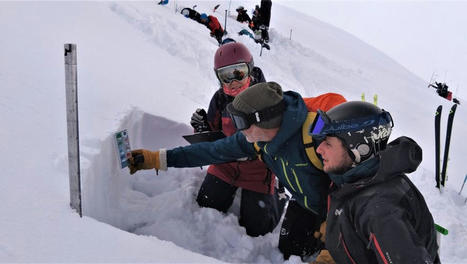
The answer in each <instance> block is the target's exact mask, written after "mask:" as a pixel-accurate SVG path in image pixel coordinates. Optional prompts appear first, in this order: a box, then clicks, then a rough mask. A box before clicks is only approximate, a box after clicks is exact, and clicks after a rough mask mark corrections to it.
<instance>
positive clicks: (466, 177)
mask: <svg viewBox="0 0 467 264" xmlns="http://www.w3.org/2000/svg"><path fill="white" fill-rule="evenodd" d="M465 181H467V174H466V175H465V178H464V183H463V184H462V187H461V190H460V191H459V195H460V194H461V192H462V189H464V185H465Z"/></svg>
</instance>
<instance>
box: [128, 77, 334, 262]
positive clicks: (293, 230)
mask: <svg viewBox="0 0 467 264" xmlns="http://www.w3.org/2000/svg"><path fill="white" fill-rule="evenodd" d="M227 110H228V111H229V112H230V115H231V117H232V120H233V121H234V124H235V126H236V128H237V130H239V131H240V132H237V133H235V134H234V135H232V136H230V137H226V138H224V139H220V140H217V141H215V142H203V143H198V144H193V145H189V146H184V147H177V148H174V149H171V150H165V149H160V150H158V151H149V150H143V149H140V150H133V151H132V157H131V158H130V159H129V160H130V166H129V167H130V172H131V173H132V174H133V173H135V172H136V171H137V170H140V169H156V170H167V168H168V167H176V168H183V167H199V166H203V165H209V164H216V163H225V162H231V161H235V160H239V159H243V158H246V157H256V156H257V155H258V152H257V150H256V149H255V147H254V144H253V143H255V142H256V144H257V145H258V146H259V147H260V149H261V150H260V152H261V158H262V160H263V162H264V163H265V164H266V165H267V166H268V168H269V169H271V171H272V172H273V173H274V174H275V175H276V176H277V177H278V179H279V180H280V181H281V182H282V183H283V184H284V186H285V187H286V188H287V190H288V191H289V192H290V193H291V194H292V200H291V201H290V202H289V205H288V207H287V212H286V215H285V218H284V221H283V224H282V227H281V231H280V238H279V249H280V251H281V252H282V253H283V255H284V259H288V258H289V257H290V255H298V256H300V257H302V259H303V260H306V259H308V257H309V256H311V255H313V254H315V253H316V252H318V251H319V250H320V248H321V247H322V244H321V242H320V241H319V240H318V239H316V238H314V237H313V233H314V231H316V230H319V226H320V224H321V222H323V221H324V219H325V215H326V196H327V191H328V187H329V184H330V180H329V177H328V176H327V175H326V174H325V173H324V172H323V171H322V170H320V169H318V168H317V167H315V166H314V165H313V164H312V163H311V162H310V160H309V158H308V156H307V154H306V153H305V147H304V144H303V139H302V126H303V124H304V122H305V120H306V118H307V115H308V109H307V106H306V105H305V103H304V101H303V99H302V97H301V96H300V95H299V94H298V93H296V92H293V91H287V92H285V93H283V92H282V89H281V87H280V85H279V84H277V83H275V82H266V83H259V84H256V85H253V86H251V87H250V88H249V89H246V90H245V91H243V92H241V93H240V94H239V95H237V96H236V97H235V99H234V101H233V102H232V103H231V104H229V105H228V106H227Z"/></svg>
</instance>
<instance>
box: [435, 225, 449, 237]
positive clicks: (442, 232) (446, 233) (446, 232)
mask: <svg viewBox="0 0 467 264" xmlns="http://www.w3.org/2000/svg"><path fill="white" fill-rule="evenodd" d="M435 229H436V231H438V232H440V233H441V234H443V235H445V236H447V235H448V233H449V231H448V230H447V229H446V228H444V227H442V226H440V225H438V224H435Z"/></svg>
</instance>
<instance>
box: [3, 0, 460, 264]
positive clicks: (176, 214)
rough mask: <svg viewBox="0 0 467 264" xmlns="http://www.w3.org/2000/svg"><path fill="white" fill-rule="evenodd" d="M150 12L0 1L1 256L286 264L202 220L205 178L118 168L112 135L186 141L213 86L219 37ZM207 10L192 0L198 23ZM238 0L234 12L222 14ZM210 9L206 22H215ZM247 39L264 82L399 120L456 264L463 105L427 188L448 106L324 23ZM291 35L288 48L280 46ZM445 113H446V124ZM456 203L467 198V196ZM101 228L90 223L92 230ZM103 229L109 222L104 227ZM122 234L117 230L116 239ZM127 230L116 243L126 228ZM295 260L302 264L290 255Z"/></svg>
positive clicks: (281, 16) (166, 10) (286, 13)
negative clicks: (69, 124)
mask: <svg viewBox="0 0 467 264" xmlns="http://www.w3.org/2000/svg"><path fill="white" fill-rule="evenodd" d="M174 2H175V3H176V4H177V7H180V6H192V5H193V4H195V2H193V1H191V2H190V1H188V2H182V1H171V4H170V5H168V6H164V7H162V6H157V5H155V4H154V2H0V23H1V24H2V25H6V26H2V27H0V36H1V37H2V38H1V39H2V40H1V41H0V89H1V93H0V123H1V124H2V125H3V126H2V128H3V129H0V135H1V137H2V139H3V140H1V141H0V144H1V147H2V149H4V151H3V152H2V154H0V157H1V160H2V167H3V170H2V176H1V177H0V200H1V201H2V203H0V212H1V213H0V261H7V262H11V261H21V262H39V261H44V262H64V261H73V262H86V261H93V262H101V261H102V262H104V261H111V262H142V261H144V262H216V261H225V262H273V263H279V262H281V261H282V260H281V256H280V253H279V252H278V250H277V249H276V247H277V239H278V233H277V229H276V230H275V232H274V233H272V234H268V235H266V236H264V237H259V238H250V237H248V236H246V234H245V231H244V229H243V228H241V227H239V226H238V225H237V217H236V214H237V211H238V206H234V208H233V209H232V211H231V212H230V213H229V214H228V215H222V214H220V213H218V212H217V211H215V210H212V209H200V208H199V207H198V206H197V205H196V202H195V201H194V197H195V196H196V193H197V190H198V187H199V185H200V183H201V181H202V179H203V176H204V173H205V171H206V170H205V169H204V170H203V171H202V170H200V169H199V168H192V169H169V171H168V172H166V173H159V175H158V176H155V175H154V172H151V171H145V172H141V173H138V174H136V175H133V176H130V175H129V174H128V171H127V170H120V169H118V166H117V158H116V155H115V154H114V146H113V142H112V141H111V134H112V133H113V132H114V131H117V130H118V129H120V128H128V129H129V131H130V135H131V138H130V141H131V144H132V147H134V148H140V147H144V148H151V149H156V148H160V147H168V148H170V147H174V146H179V145H184V144H185V142H184V141H183V140H182V139H181V135H183V134H185V133H189V132H190V131H191V129H190V128H189V127H188V125H187V124H188V121H189V118H190V116H191V113H192V112H193V111H194V109H196V108H198V107H207V105H208V103H209V100H210V98H211V96H212V94H213V93H214V91H215V90H216V89H217V80H216V78H215V76H214V74H213V72H212V60H213V54H214V51H215V50H216V48H217V46H216V41H215V40H214V39H212V38H210V37H209V33H208V30H207V29H206V28H205V27H204V26H202V25H200V24H198V23H196V22H193V21H191V20H188V19H186V18H184V17H183V16H181V15H179V14H177V13H175V4H174ZM215 3H216V2H213V1H212V2H209V1H202V2H199V3H196V4H198V7H197V9H198V10H199V11H200V12H209V10H210V9H211V8H212V7H213V6H214V5H215ZM240 4H243V5H244V6H245V7H247V8H248V9H251V8H252V7H253V4H252V3H249V2H235V1H234V2H233V3H232V10H233V9H234V8H235V7H236V6H238V5H240ZM227 6H228V1H226V2H221V7H220V8H219V10H218V11H217V13H216V16H218V18H219V21H221V22H223V21H224V16H223V14H224V12H223V10H224V9H225V8H227ZM227 23H228V24H227V30H228V31H229V33H230V36H231V37H233V38H236V39H237V40H238V41H242V42H244V43H245V44H246V45H247V46H248V47H249V48H250V50H251V51H252V53H253V54H254V56H255V64H256V65H257V66H259V67H261V68H262V69H263V71H264V73H265V76H266V78H267V79H268V80H274V81H277V82H279V83H280V84H281V85H282V86H283V88H284V90H295V91H298V92H300V93H302V94H303V95H304V96H314V95H317V94H320V93H324V92H339V93H342V94H343V95H344V96H346V97H347V98H348V99H353V100H359V99H360V95H361V93H362V92H365V94H366V97H367V98H372V97H373V94H378V98H379V102H378V103H379V105H380V106H382V107H383V108H385V109H387V110H388V111H390V112H391V113H392V115H393V117H394V119H395V123H396V127H395V130H394V136H393V138H395V137H396V136H398V135H408V136H410V137H413V138H414V139H415V140H417V141H418V142H419V144H420V145H421V146H422V147H423V150H424V162H423V163H422V165H421V167H420V168H419V170H418V171H417V172H415V173H413V174H412V175H411V178H412V179H413V181H414V182H415V183H416V184H417V186H418V187H419V188H420V190H421V191H422V193H423V194H424V195H425V198H426V200H427V202H428V204H429V206H430V208H431V210H432V213H433V215H434V217H435V221H436V222H437V223H439V224H441V225H443V226H445V227H446V228H448V229H449V230H450V234H449V235H448V236H447V237H443V240H442V243H441V259H442V260H443V262H444V263H464V262H466V261H467V250H466V246H465V245H466V244H467V241H466V240H467V239H466V235H467V228H466V224H465V223H464V222H465V221H464V219H466V218H467V213H466V210H465V208H466V207H465V205H464V204H463V200H464V198H462V197H460V196H458V195H457V192H458V190H459V188H460V184H461V183H462V180H463V178H464V173H465V172H467V167H466V166H465V165H464V163H463V161H464V160H467V150H466V149H465V148H464V147H465V143H464V142H462V137H461V135H464V134H466V133H467V127H466V126H467V125H466V124H467V123H466V122H465V120H466V112H465V110H464V109H463V107H462V106H460V107H459V108H458V112H457V116H456V120H455V124H454V126H455V128H454V132H453V136H452V145H451V158H450V164H449V176H450V177H449V181H448V184H447V188H446V189H445V192H444V193H443V194H440V193H439V191H438V190H436V189H435V188H434V187H433V186H434V180H433V179H434V174H433V170H434V168H433V167H434V166H433V156H434V155H433V154H432V153H433V144H432V142H433V132H432V130H433V122H432V119H433V114H434V110H435V106H437V105H438V104H443V105H444V107H445V109H446V110H445V113H446V112H447V109H448V107H450V104H449V103H447V101H444V100H443V99H441V98H440V97H438V96H436V95H435V94H434V93H433V91H432V89H427V88H426V85H427V84H426V83H425V82H424V81H423V80H421V79H419V78H418V77H416V76H414V75H413V74H411V73H410V72H408V71H407V70H406V69H404V68H403V67H401V66H400V65H399V64H397V63H396V62H395V61H393V60H392V59H391V58H389V57H387V56H385V55H384V54H382V53H381V52H379V51H378V50H376V49H374V48H373V47H371V46H369V45H367V44H365V43H363V42H361V41H359V40H358V39H356V38H355V37H353V36H352V35H350V34H347V33H345V32H343V31H340V30H339V29H336V28H334V27H332V26H331V25H328V24H325V23H322V22H320V21H318V20H316V19H314V18H312V17H307V16H304V15H303V14H300V13H298V12H295V11H292V10H290V9H287V8H285V7H283V6H280V5H274V6H273V9H272V21H271V31H270V36H271V46H272V48H271V50H270V51H267V50H263V55H262V56H261V57H259V56H258V55H259V53H260V47H259V46H258V45H257V44H255V43H253V42H252V41H251V40H250V39H248V38H247V37H238V36H236V35H235V34H234V33H235V32H238V31H239V30H240V29H242V28H245V26H244V25H240V24H237V23H236V22H235V21H234V20H233V19H230V18H228V22H227ZM291 28H293V35H292V40H289V33H290V29H291ZM64 43H76V44H77V46H78V70H79V72H78V85H79V104H80V112H79V115H80V117H79V118H80V138H81V166H82V174H83V186H82V188H83V208H84V215H85V217H83V218H82V219H80V218H79V216H78V215H77V214H75V213H74V212H73V211H72V210H71V209H70V208H69V206H68V202H69V193H68V175H67V173H68V168H67V145H66V116H65V88H64V83H65V81H64V66H63V64H64V60H63V44H64ZM445 121H446V118H443V124H445ZM465 196H466V195H465V194H464V197H465ZM96 220H98V221H96ZM108 224H109V225H108ZM122 230H123V231H122ZM125 231H126V232H125ZM290 262H291V263H297V262H300V261H299V259H298V258H293V259H291V260H290Z"/></svg>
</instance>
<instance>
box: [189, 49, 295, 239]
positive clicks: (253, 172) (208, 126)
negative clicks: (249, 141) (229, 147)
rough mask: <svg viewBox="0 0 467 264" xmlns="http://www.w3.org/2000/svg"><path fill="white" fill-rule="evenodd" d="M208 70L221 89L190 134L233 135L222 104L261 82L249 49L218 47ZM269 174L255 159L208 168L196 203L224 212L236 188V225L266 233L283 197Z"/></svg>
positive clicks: (272, 225)
mask: <svg viewBox="0 0 467 264" xmlns="http://www.w3.org/2000/svg"><path fill="white" fill-rule="evenodd" d="M214 70H215V71H216V75H217V78H218V79H219V82H220V85H221V88H220V89H219V90H218V91H216V93H215V94H214V96H213V97H212V99H211V102H210V104H209V110H208V112H207V114H206V112H205V111H204V109H198V110H196V112H195V113H194V114H193V116H192V119H191V125H192V126H193V128H194V129H195V131H196V132H203V131H218V130H222V131H223V132H224V134H225V135H226V136H231V135H233V134H235V132H237V130H236V128H235V125H234V124H233V122H232V120H231V119H230V116H229V114H228V112H227V110H226V106H227V104H229V103H231V102H232V101H233V99H234V97H235V96H236V95H237V94H239V93H240V92H241V91H243V90H245V89H247V88H248V87H249V86H251V85H254V84H256V83H259V82H265V81H266V80H265V78H264V75H263V73H262V71H261V69H260V68H258V67H255V66H254V63H253V57H252V56H251V54H250V52H249V50H248V49H247V48H246V47H245V46H244V45H243V44H241V43H238V42H231V43H227V44H224V45H222V46H221V47H219V49H218V50H217V51H216V54H215V57H214ZM275 181H276V179H275V175H274V174H273V173H272V172H271V171H270V170H269V169H267V167H266V165H265V164H264V163H263V162H261V161H260V160H258V159H253V160H241V161H240V160H238V161H235V162H230V163H224V164H215V165H210V166H209V168H208V171H207V175H206V177H205V179H204V181H203V184H202V185H201V187H200V190H199V193H198V197H197V199H196V201H197V202H198V204H199V205H200V206H203V207H210V208H215V209H217V210H219V211H221V212H224V213H225V212H227V210H228V209H229V208H230V207H231V205H232V202H233V200H234V198H235V194H236V191H237V189H238V188H241V189H242V194H241V205H240V218H239V223H240V225H241V226H244V227H245V228H246V232H247V234H248V235H250V236H259V235H264V234H266V233H269V232H271V231H272V230H273V229H274V228H275V227H276V226H277V224H278V223H279V220H280V218H281V215H282V212H283V208H284V205H285V202H286V201H287V199H286V198H285V199H282V200H279V199H278V194H277V192H276V190H275V187H274V186H275Z"/></svg>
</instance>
